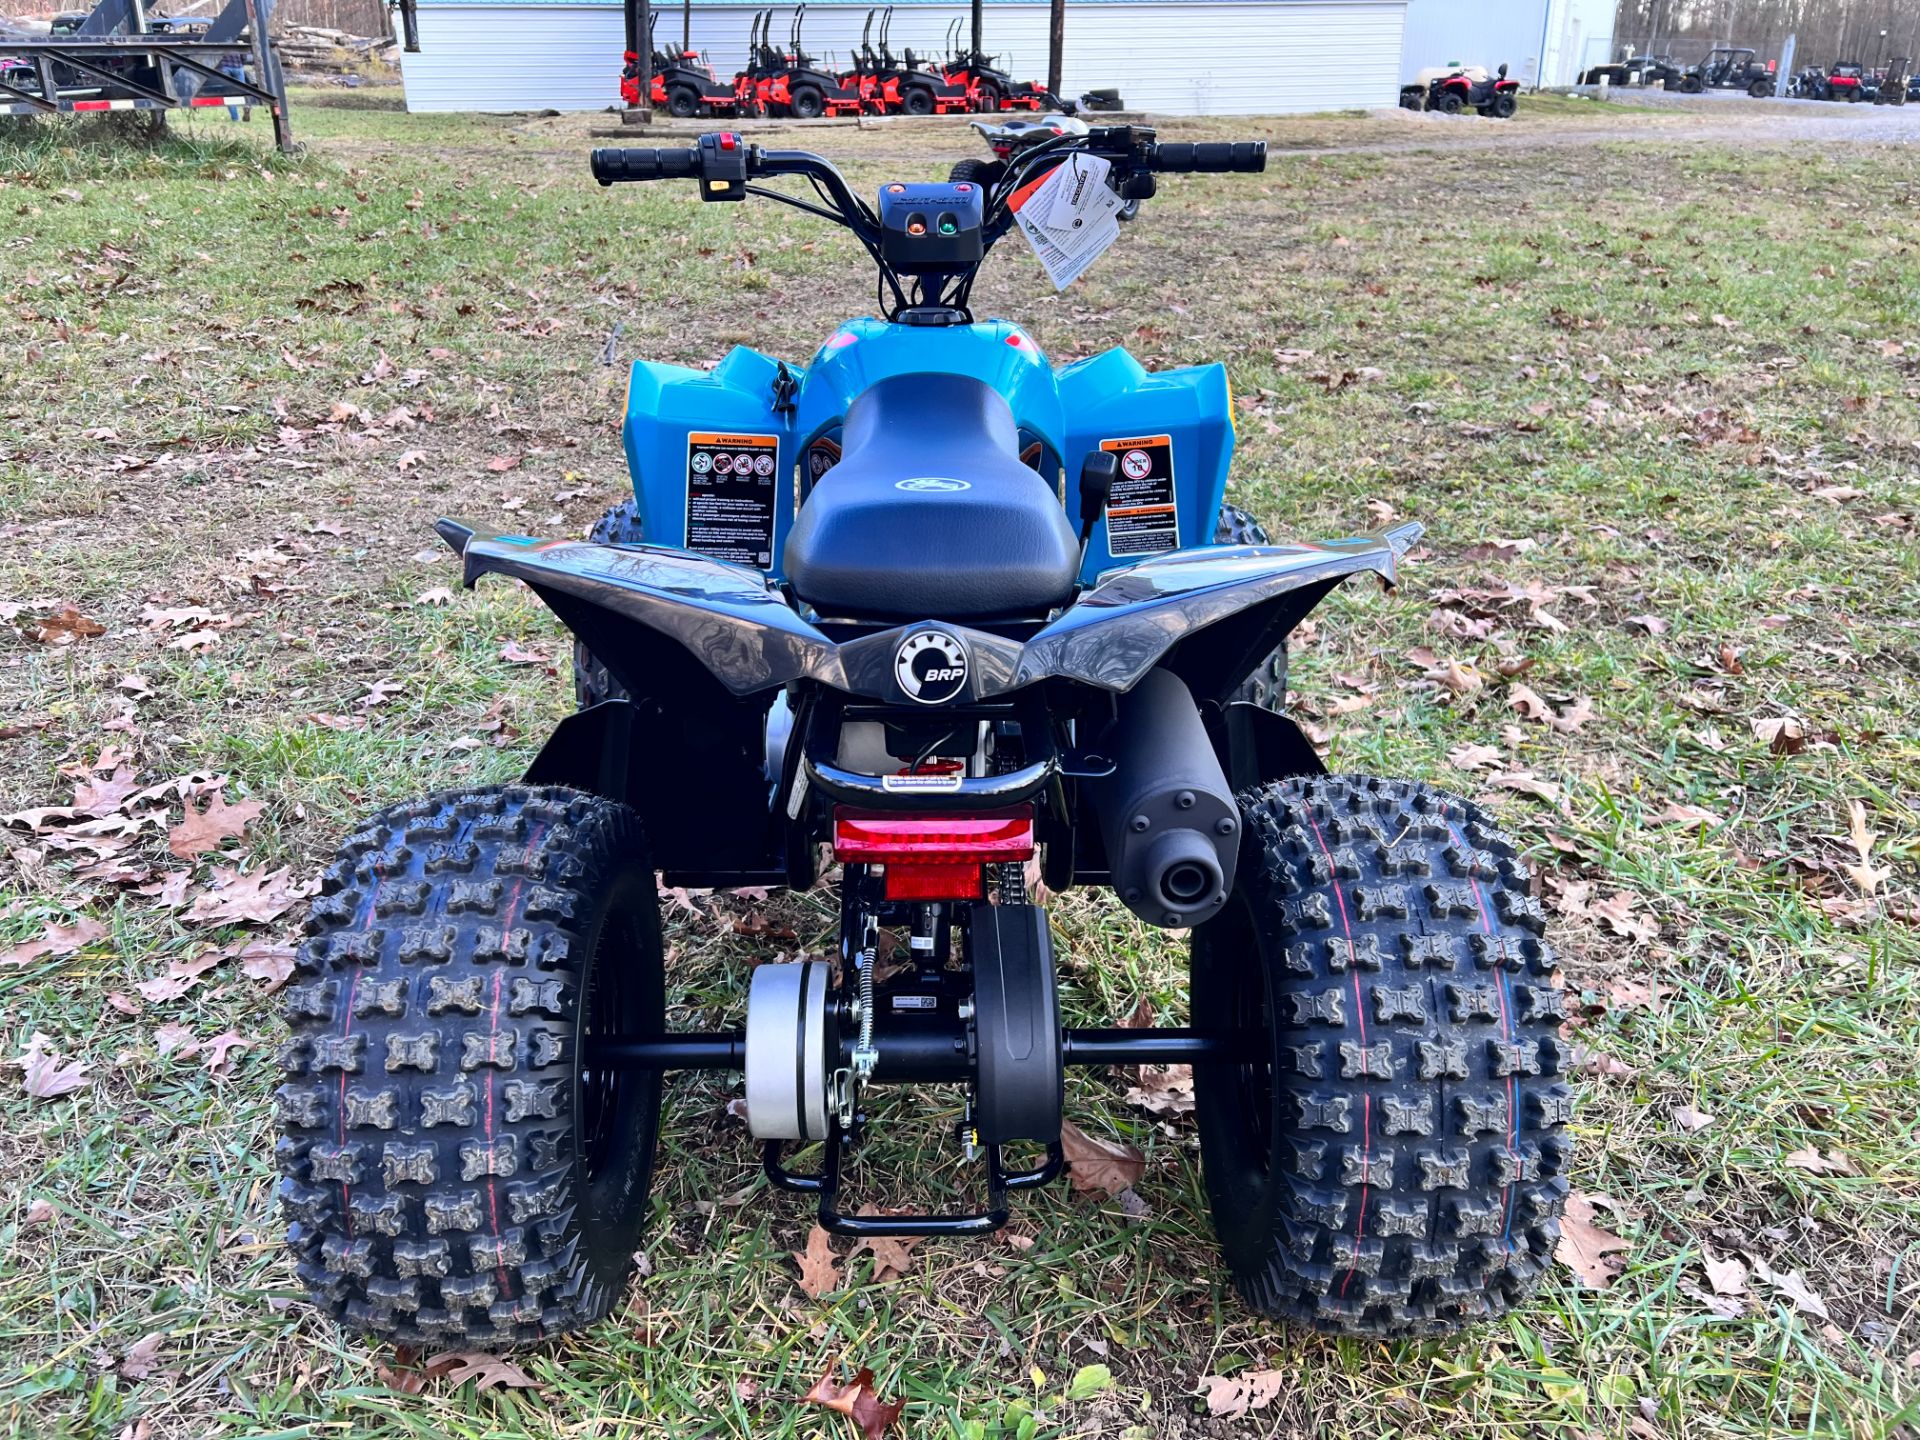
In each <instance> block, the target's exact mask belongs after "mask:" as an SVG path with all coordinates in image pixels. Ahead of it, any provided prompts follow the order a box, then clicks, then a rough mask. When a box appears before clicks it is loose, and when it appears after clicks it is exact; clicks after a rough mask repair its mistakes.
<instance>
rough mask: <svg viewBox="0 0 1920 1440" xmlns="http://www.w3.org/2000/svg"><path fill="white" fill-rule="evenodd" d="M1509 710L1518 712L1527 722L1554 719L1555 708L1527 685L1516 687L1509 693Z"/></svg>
mask: <svg viewBox="0 0 1920 1440" xmlns="http://www.w3.org/2000/svg"><path fill="white" fill-rule="evenodd" d="M1507 708H1508V709H1509V710H1518V711H1519V712H1520V714H1521V716H1522V718H1524V719H1527V720H1551V719H1553V707H1552V706H1551V705H1549V704H1548V703H1547V702H1546V701H1545V700H1542V699H1541V698H1540V696H1539V695H1538V694H1537V693H1535V691H1534V690H1533V689H1532V688H1531V687H1530V686H1526V685H1516V686H1514V687H1513V689H1512V690H1510V691H1509V692H1507Z"/></svg>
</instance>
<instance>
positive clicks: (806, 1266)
mask: <svg viewBox="0 0 1920 1440" xmlns="http://www.w3.org/2000/svg"><path fill="white" fill-rule="evenodd" d="M792 1253H793V1258H794V1260H795V1261H796V1262H797V1263H798V1264H799V1266H800V1288H801V1289H802V1290H804V1291H806V1292H807V1294H808V1295H809V1296H811V1297H812V1298H813V1299H815V1300H818V1299H819V1298H820V1297H821V1296H822V1295H826V1294H828V1293H830V1292H831V1291H834V1290H837V1289H839V1288H840V1257H839V1256H838V1255H836V1254H834V1253H833V1246H832V1245H831V1244H830V1243H829V1241H828V1237H827V1232H826V1230H825V1229H824V1228H822V1227H821V1226H819V1225H816V1226H814V1227H813V1229H811V1230H809V1231H808V1232H807V1248H806V1249H804V1250H795V1251H794V1252H792Z"/></svg>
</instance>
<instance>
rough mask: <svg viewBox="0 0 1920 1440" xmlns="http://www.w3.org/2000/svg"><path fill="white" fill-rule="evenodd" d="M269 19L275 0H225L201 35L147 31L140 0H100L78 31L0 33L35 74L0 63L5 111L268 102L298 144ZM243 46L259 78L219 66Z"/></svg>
mask: <svg viewBox="0 0 1920 1440" xmlns="http://www.w3.org/2000/svg"><path fill="white" fill-rule="evenodd" d="M272 19H273V0H227V4H226V6H225V8H224V9H222V10H221V11H220V12H219V14H217V15H215V16H214V17H213V19H212V21H211V23H210V24H209V25H208V27H207V31H206V33H205V35H204V36H201V37H199V38H196V39H186V38H183V37H180V36H175V35H170V34H154V33H151V32H149V31H148V30H147V28H146V26H147V19H146V11H145V6H144V4H143V3H142V0H100V3H99V4H98V5H97V6H95V8H94V10H93V12H92V13H91V14H89V15H88V16H87V18H86V20H85V21H84V22H82V24H81V26H80V28H79V30H78V31H77V32H76V33H75V34H72V35H61V36H48V37H47V38H46V39H44V40H38V39H34V40H0V56H4V57H5V58H8V59H12V60H16V61H21V62H25V63H26V64H29V65H31V67H32V71H33V77H34V84H33V88H31V89H29V88H27V86H26V84H25V83H24V81H23V80H22V78H21V69H20V67H18V66H16V67H15V68H12V69H8V70H0V115H88V114H98V113H103V112H108V111H114V110H148V111H160V112H165V111H168V110H184V109H214V108H219V107H224V106H229V105H241V106H252V105H264V106H265V107H266V108H267V111H268V113H269V114H270V115H272V117H273V139H274V144H275V145H277V146H278V147H279V148H280V149H281V150H282V151H291V150H292V149H293V148H294V145H293V129H292V126H291V124H290V123H289V121H288V117H287V82H286V75H285V73H284V72H283V71H282V69H281V67H280V57H279V55H278V54H277V53H276V52H275V50H274V48H273V45H272V43H271V41H270V40H269V39H268V33H267V32H268V26H269V25H270V24H271V23H272ZM243 49H244V50H248V51H250V52H251V55H252V62H253V72H254V79H252V80H244V79H237V78H235V77H234V76H232V75H228V74H224V73H223V72H222V71H221V70H220V69H219V68H218V67H219V64H220V60H221V58H222V57H224V56H227V55H231V54H233V53H234V52H235V51H236V50H243ZM136 72H137V78H136ZM209 87H213V88H212V89H211V90H209Z"/></svg>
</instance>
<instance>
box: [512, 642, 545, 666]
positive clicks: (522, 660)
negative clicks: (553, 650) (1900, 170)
mask: <svg viewBox="0 0 1920 1440" xmlns="http://www.w3.org/2000/svg"><path fill="white" fill-rule="evenodd" d="M500 658H501V659H502V660H504V661H506V662H507V664H509V665H551V664H553V657H552V656H551V655H549V654H547V652H546V651H544V650H537V649H535V648H534V647H533V646H531V645H522V644H521V643H520V642H519V641H518V640H509V641H507V643H506V644H504V645H502V646H501V647H500Z"/></svg>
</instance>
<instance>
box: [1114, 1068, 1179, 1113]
mask: <svg viewBox="0 0 1920 1440" xmlns="http://www.w3.org/2000/svg"><path fill="white" fill-rule="evenodd" d="M1127 1103H1128V1104H1129V1105H1138V1106H1140V1107H1141V1108H1142V1109H1146V1110H1151V1111H1152V1112H1153V1113H1154V1114H1156V1115H1190V1114H1192V1113H1193V1067H1192V1066H1191V1065H1169V1066H1167V1067H1166V1068H1165V1069H1164V1070H1162V1069H1159V1068H1157V1067H1155V1066H1152V1065H1142V1066H1141V1067H1140V1083H1139V1084H1138V1085H1135V1086H1134V1087H1133V1088H1132V1089H1130V1090H1128V1091H1127Z"/></svg>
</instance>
